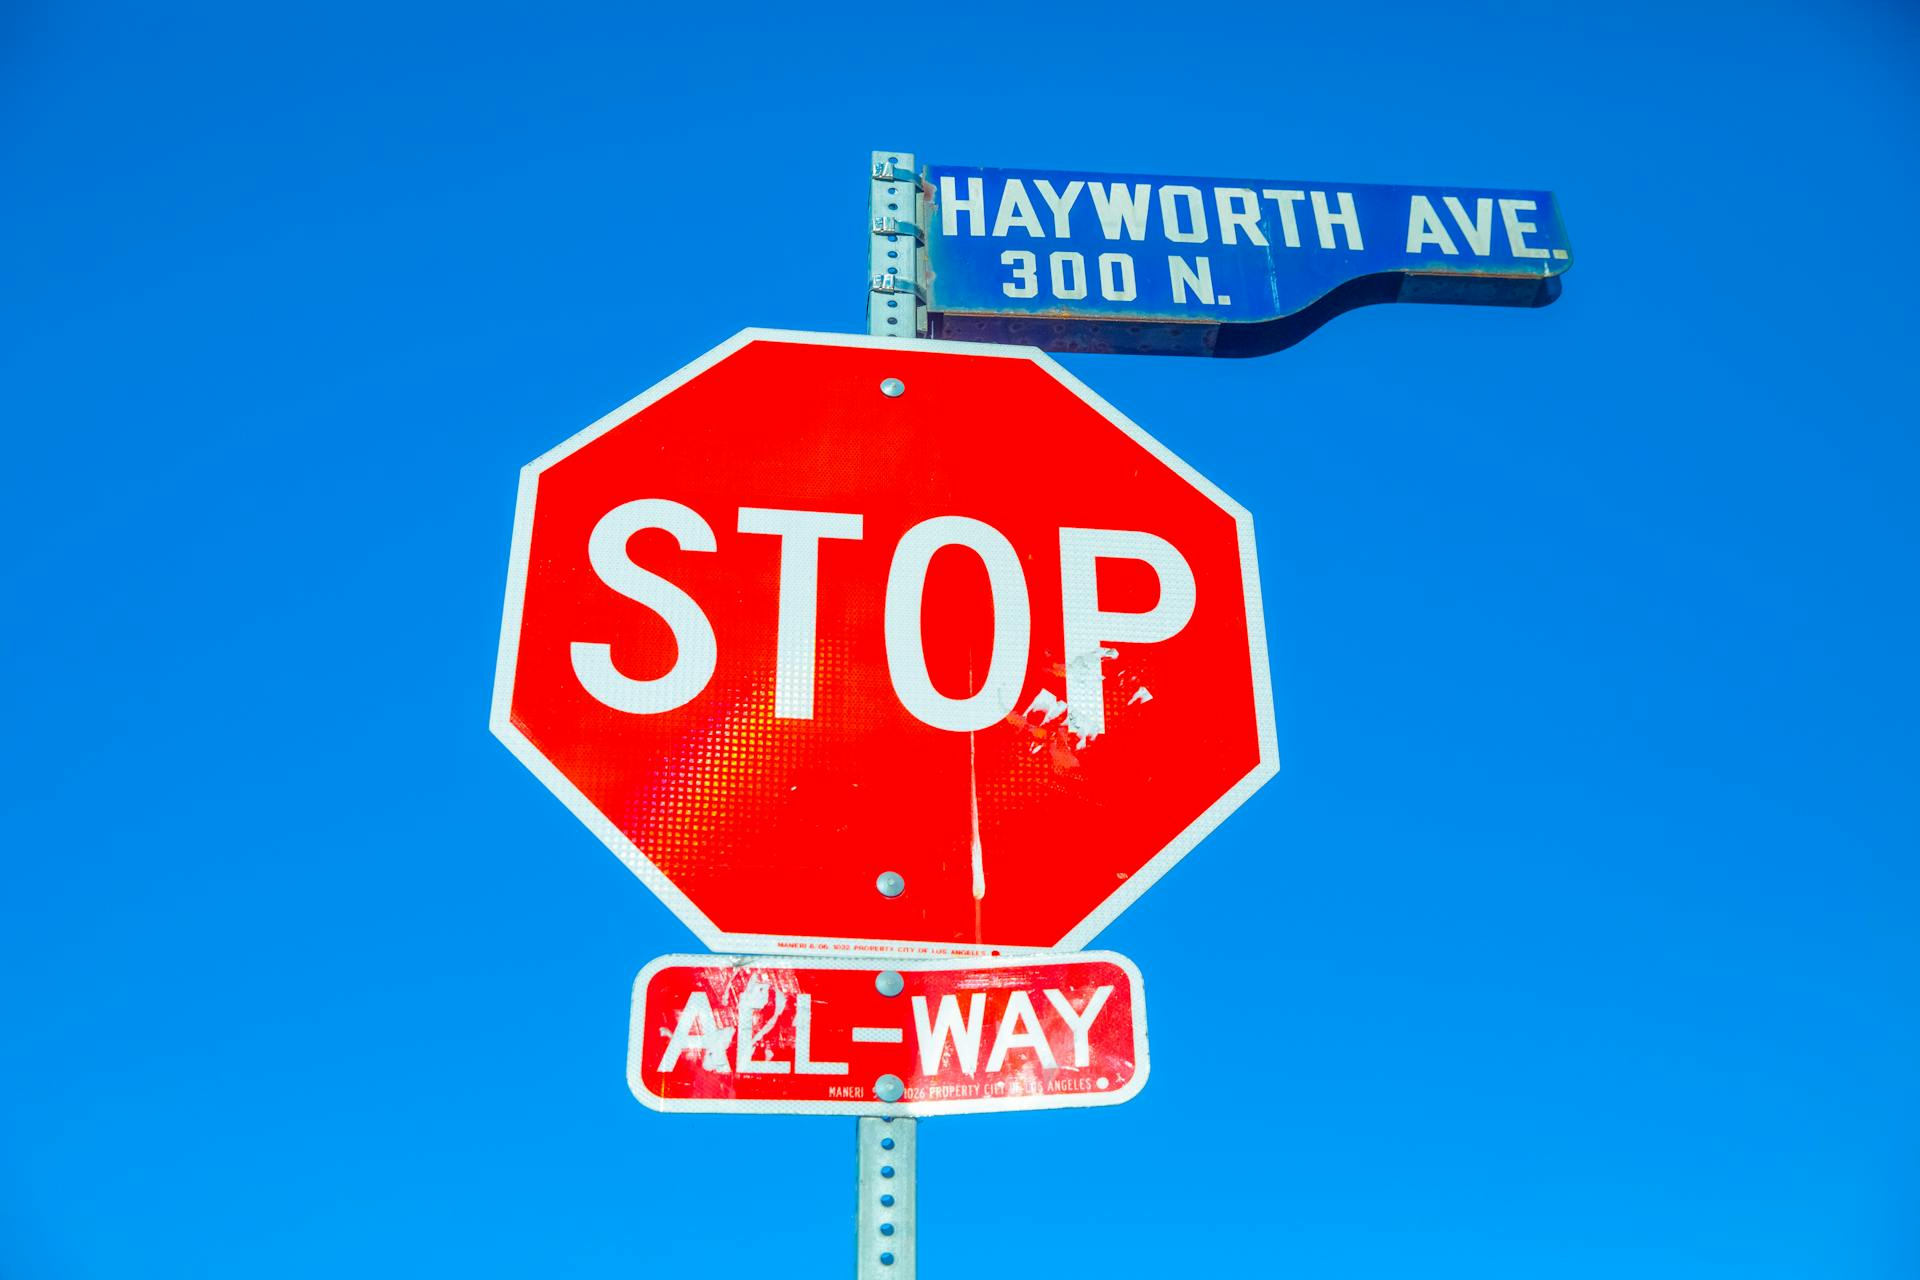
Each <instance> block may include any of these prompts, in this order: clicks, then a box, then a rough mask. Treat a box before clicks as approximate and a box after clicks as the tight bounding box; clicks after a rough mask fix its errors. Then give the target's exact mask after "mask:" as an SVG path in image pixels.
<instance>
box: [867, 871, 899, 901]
mask: <svg viewBox="0 0 1920 1280" xmlns="http://www.w3.org/2000/svg"><path fill="white" fill-rule="evenodd" d="M873 887H874V888H876V889H878V890H879V891H880V893H881V896H882V897H887V898H897V897H899V896H900V895H901V894H903V893H905V892H906V891H907V881H906V877H904V876H902V875H901V874H900V873H899V872H898V871H882V872H881V873H880V875H879V877H878V878H877V879H875V880H874V882H873Z"/></svg>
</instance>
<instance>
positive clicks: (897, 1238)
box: [853, 1116, 919, 1280]
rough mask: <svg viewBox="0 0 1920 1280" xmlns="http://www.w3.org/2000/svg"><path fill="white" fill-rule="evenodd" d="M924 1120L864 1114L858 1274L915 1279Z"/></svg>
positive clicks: (876, 1279) (859, 1125) (867, 1278)
mask: <svg viewBox="0 0 1920 1280" xmlns="http://www.w3.org/2000/svg"><path fill="white" fill-rule="evenodd" d="M918 1124H919V1121H917V1120H913V1119H911V1118H908V1117H901V1118H899V1119H894V1120H883V1119H881V1118H880V1117H878V1116H861V1117H860V1118H859V1119H858V1120H856V1121H854V1125H855V1126H856V1129H857V1133H856V1135H855V1136H856V1138H857V1140H858V1141H859V1143H860V1151H859V1161H860V1176H859V1177H858V1178H857V1179H856V1180H855V1186H856V1191H857V1194H858V1195H859V1197H860V1203H859V1207H858V1209H857V1210H856V1211H855V1213H854V1232H855V1235H856V1237H857V1239H856V1243H855V1247H856V1249H857V1250H858V1252H857V1255H856V1257H857V1261H856V1262H855V1264H854V1270H853V1274H854V1275H855V1276H856V1277H857V1278H858V1280H881V1277H886V1280H912V1277H913V1275H914V1185H913V1184H914V1175H913V1165H914V1146H915V1142H914V1139H915V1136H916V1135H915V1133H914V1130H915V1127H916V1126H917V1125H918Z"/></svg>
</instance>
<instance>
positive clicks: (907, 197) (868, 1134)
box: [853, 151, 927, 1280]
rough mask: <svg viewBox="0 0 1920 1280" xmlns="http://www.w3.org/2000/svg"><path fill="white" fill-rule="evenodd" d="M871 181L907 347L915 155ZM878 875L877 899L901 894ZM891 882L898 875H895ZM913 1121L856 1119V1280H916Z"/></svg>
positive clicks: (883, 286)
mask: <svg viewBox="0 0 1920 1280" xmlns="http://www.w3.org/2000/svg"><path fill="white" fill-rule="evenodd" d="M871 177H872V182H871V183H869V184H868V191H869V194H868V201H867V217H868V225H869V231H870V234H869V235H868V237H867V239H868V243H869V245H870V246H871V251H870V252H869V254H868V271H867V332H868V333H869V334H871V335H872V336H874V337H876V338H899V339H901V340H903V341H908V342H910V341H912V340H913V339H915V338H924V337H925V336H926V333H927V309H926V303H925V298H924V296H923V295H922V291H921V288H920V247H921V241H922V239H923V237H924V235H925V229H924V224H923V223H922V222H921V207H922V201H921V199H920V178H919V174H918V173H917V172H916V171H915V168H914V161H913V155H912V153H910V152H906V151H876V152H874V153H873V168H872V170H871ZM903 390H904V388H903V387H902V386H901V385H900V384H899V383H897V382H896V381H895V380H893V379H888V381H887V384H886V385H885V386H884V387H883V388H882V394H884V395H889V396H893V395H900V394H901V393H902V391H903ZM888 875H892V873H891V872H889V873H887V875H883V876H882V877H881V883H880V884H879V885H878V886H877V887H878V890H879V892H881V893H889V892H891V893H898V892H900V889H899V887H897V886H892V887H890V886H889V885H888V884H887V883H886V881H887V876H888ZM894 878H895V879H896V880H897V879H898V877H897V876H896V877H894ZM875 985H876V986H877V987H878V988H879V990H880V992H881V994H883V995H888V996H892V995H898V994H899V992H900V982H899V975H898V974H896V973H890V972H889V973H883V974H881V975H880V979H879V980H878V981H877V982H876V983H875ZM870 1087H871V1088H872V1089H873V1090H874V1097H875V1098H876V1099H879V1100H884V1101H887V1102H893V1101H896V1100H898V1099H899V1097H900V1090H901V1087H902V1086H901V1082H900V1080H899V1079H898V1078H897V1077H895V1076H883V1077H882V1078H881V1079H879V1080H876V1081H874V1082H873V1084H872V1085H871V1086H870ZM918 1124H919V1121H917V1120H915V1119H913V1118H912V1117H911V1116H895V1117H890V1118H884V1117H880V1116H861V1117H860V1118H859V1119H858V1120H856V1121H854V1125H855V1129H856V1132H855V1135H854V1137H855V1141H856V1143H857V1150H856V1153H855V1159H856V1160H857V1162H858V1164H857V1167H858V1171H859V1172H858V1176H857V1177H856V1178H855V1180H854V1194H855V1196H856V1197H857V1201H856V1204H855V1207H854V1215H853V1224H854V1259H855V1261H854V1271H853V1273H854V1276H855V1277H856V1280H913V1277H914V1274H915V1272H914V1266H915V1262H914V1220H915V1203H914V1201H915V1195H914V1182H915V1178H914V1151H915V1147H916V1146H917V1145H918V1144H917V1143H916V1142H915V1137H916V1134H915V1128H916V1126H918Z"/></svg>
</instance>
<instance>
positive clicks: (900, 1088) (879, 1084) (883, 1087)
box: [873, 1075, 907, 1178]
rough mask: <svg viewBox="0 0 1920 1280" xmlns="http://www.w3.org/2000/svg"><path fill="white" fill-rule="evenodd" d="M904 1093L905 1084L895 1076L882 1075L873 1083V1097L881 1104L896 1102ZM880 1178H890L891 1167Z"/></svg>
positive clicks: (905, 1089) (891, 1173) (891, 1174)
mask: <svg viewBox="0 0 1920 1280" xmlns="http://www.w3.org/2000/svg"><path fill="white" fill-rule="evenodd" d="M906 1091H907V1086H906V1083H905V1082H904V1081H902V1080H901V1079H900V1077H899V1076H896V1075H884V1076H881V1077H880V1078H879V1079H878V1080H875V1081H874V1082H873V1096H874V1097H876V1098H878V1099H880V1101H882V1102H898V1101H900V1097H901V1095H902V1094H904V1093H906ZM880 1176H881V1177H883V1178H890V1177H892V1176H893V1166H891V1165H889V1166H887V1168H886V1169H885V1170H884V1171H883V1172H882V1173H881V1174H880Z"/></svg>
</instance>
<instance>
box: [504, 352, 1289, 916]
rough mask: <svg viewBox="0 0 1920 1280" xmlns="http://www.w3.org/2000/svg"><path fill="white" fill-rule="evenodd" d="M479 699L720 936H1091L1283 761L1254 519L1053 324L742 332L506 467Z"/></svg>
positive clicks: (547, 772)
mask: <svg viewBox="0 0 1920 1280" xmlns="http://www.w3.org/2000/svg"><path fill="white" fill-rule="evenodd" d="M493 730H494V733H495V734H497V735H498V736H499V737H500V738H501V740H502V741H504V742H505V743H506V744H507V746H508V747H509V748H511V749H512V750H513V752H514V754H515V755H517V756H518V757H519V758H520V759H521V760H522V761H523V762H524V763H525V764H526V765H527V766H528V767H529V768H530V769H532V770H533V771H534V773H535V774H537V775H538V776H539V777H540V779H541V780H542V781H543V782H545V783H546V785H547V786H548V787H549V788H551V789H552V790H553V792H554V793H555V794H556V795H558V796H559V797H560V798H561V799H562V800H564V801H565V802H566V803H567V805H568V807H569V808H571V809H572V810H573V811H574V813H575V814H576V815H577V816H578V817H579V818H580V819H581V820H582V821H584V822H585V823H586V824H587V825H588V826H589V827H590V828H592V830H593V831H594V832H595V834H597V835H598V836H599V837H600V839H601V840H602V841H604V842H605V843H606V844H607V845H608V847H609V848H611V849H612V850H613V851H614V852H615V853H616V854H618V855H619V856H620V857H621V859H622V860H623V861H625V862H626V864H627V865H628V866H629V867H631V868H632V869H633V870H634V872H635V873H636V874H638V875H639V876H640V878H641V879H642V880H644V881H645V882H646V883H647V884H648V886H649V887H651V888H652V889H653V890H654V892H655V893H657V894H658V895H659V896H660V897H661V898H662V900H664V901H665V902H666V903H667V905H668V906H669V907H671V908H672V909H673V910H674V912H675V913H676V914H677V915H679V916H680V918H681V919H682V920H684V921H685V922H686V923H687V924H688V926H690V927H691V928H692V929H693V930H694V932H695V933H697V934H698V935H699V936H700V938H701V939H702V941H704V942H705V943H706V944H707V945H708V946H710V947H713V948H716V949H735V950H749V951H751V950H760V951H765V950H771V949H775V948H799V949H806V950H820V951H869V952H890V953H906V954H979V953H982V952H990V951H994V950H998V949H1009V950H1014V949H1024V948H1044V947H1069V948H1077V947H1079V946H1082V945H1083V944H1085V942H1086V941H1087V940H1088V939H1089V938H1091V937H1092V936H1093V935H1094V934H1095V933H1097V932H1098V931H1099V930H1100V929H1101V927H1102V926H1104V925H1105V924H1106V923H1107V922H1108V921H1110V920H1111V919H1113V917H1114V916H1115V915H1117V914H1118V913H1119V912H1120V911H1121V910H1123V909H1124V908H1125V907H1126V906H1127V905H1128V904H1130V903H1131V902H1132V901H1133V900H1134V899H1135V898H1137V897H1138V896H1139V895H1140V893H1141V892H1142V891H1144V890H1145V888H1146V887H1147V886H1148V885H1149V884H1151V883H1152V882H1153V881H1154V880H1155V879H1157V878H1158V877H1159V876H1160V875H1161V874H1163V873H1164V872H1165V871H1166V870H1167V869H1168V868H1169V867H1170V866H1172V865H1173V863H1174V862H1176V861H1178V860H1179V858H1180V857H1181V855H1183V854H1184V853H1185V852H1186V851H1187V850H1188V849H1190V848H1191V847H1193V845H1194V844H1195V843H1196V842H1197V841H1198V840H1199V839H1200V838H1201V837H1202V836H1204V835H1205V834H1206V833H1207V832H1209V831H1210V830H1212V829H1213V828H1214V827H1215V826H1216V825H1218V824H1219V822H1220V821H1221V820H1222V819H1223V818H1224V817H1225V816H1226V815H1227V814H1228V813H1229V812H1231V811H1232V810H1233V809H1234V808H1235V807H1237V806H1238V805H1239V804H1240V803H1241V802H1242V801H1243V800H1245V799H1246V798H1247V797H1248V796H1249V795H1251V794H1252V793H1253V791H1254V790H1256V789H1257V788H1258V787H1259V786H1260V785H1261V784H1262V783H1263V782H1265V781H1266V780H1267V779H1268V778H1269V777H1271V776H1272V774H1273V772H1274V770H1275V768H1276V767H1277V759H1276V752H1275V747H1274V732H1273V709H1272V697H1271V692H1270V688H1269V684H1268V675H1267V660H1266V641H1265V634H1264V628H1263V625H1262V619H1261V613H1260V586H1259V578H1258V572H1257V570H1256V567H1255V563H1254V542H1253V525H1252V521H1251V519H1250V517H1249V516H1248V515H1247V513H1246V511H1245V510H1243V509H1242V508H1241V507H1240V506H1239V505H1238V504H1236V503H1234V502H1233V501H1232V500H1231V499H1230V498H1228V497H1227V496H1226V495H1225V494H1223V493H1221V492H1220V491H1219V490H1218V489H1217V488H1215V487H1214V486H1213V485H1212V484H1210V483H1208V482H1207V481H1206V480H1205V479H1203V478H1202V477H1201V476H1200V475H1199V474H1198V473H1196V472H1195V471H1194V470H1193V469H1192V468H1191V467H1189V466H1187V465H1186V464H1185V463H1183V462H1182V461H1180V459H1178V458H1177V457H1175V456H1174V455H1173V454H1172V453H1171V452H1170V451H1168V450H1167V449H1166V448H1165V447H1164V446H1163V445H1161V444H1160V443H1158V442H1157V441H1155V440H1154V439H1153V438H1152V437H1151V436H1149V435H1147V433H1146V432H1144V431H1142V430H1141V429H1140V428H1139V427H1137V426H1135V425H1134V424H1133V423H1132V422H1129V421H1128V420H1127V419H1126V418H1124V417H1122V416H1121V415H1120V414H1119V413H1118V412H1116V411H1115V410H1114V409H1113V408H1112V407H1111V406H1109V405H1107V404H1106V403H1105V402H1104V401H1102V400H1101V399H1100V398H1099V397H1098V396H1096V395H1095V394H1093V392H1091V391H1090V390H1088V389H1087V388H1086V387H1085V386H1083V385H1082V384H1081V383H1080V382H1078V381H1077V380H1076V379H1075V378H1073V377H1072V376H1071V375H1070V374H1068V373H1067V372H1066V371H1065V370H1063V369H1061V368H1060V367H1059V366H1058V365H1056V364H1055V363H1054V362H1053V361H1051V360H1049V359H1048V358H1047V357H1046V356H1044V355H1042V354H1041V353H1040V352H1038V351H1036V350H1033V349H1030V348H1024V347H1006V346H989V345H976V344H971V343H956V342H914V343H904V342H900V341H895V340H888V339H874V338H862V337H851V336H842V335H825V334H804V333H784V332H776V331H768V330H747V331H745V332H743V333H741V334H740V335H738V336H737V337H735V338H733V339H732V340H731V341H729V342H726V343H723V344H722V345H721V346H719V347H717V348H715V349H714V350H713V351H711V352H709V353H708V354H707V355H705V356H703V357H701V358H700V359H698V360H696V361H694V362H693V363H692V364H690V365H688V366H687V367H686V368H684V369H682V370H681V371H680V372H678V373H677V374H675V375H674V376H672V377H670V378H668V379H667V380H666V381H664V382H662V383H660V384H659V385H658V386H655V387H654V388H652V389H651V390H649V391H647V392H646V393H645V394H643V395H641V396H639V397H638V398H636V399H634V400H632V401H630V402H629V403H627V404H625V405H622V406H621V407H620V408H619V409H616V410H615V411H614V412H612V413H610V414H608V415H607V416H606V417H604V418H602V419H601V420H600V421H598V422H596V423H594V424H593V425H592V426H590V427H588V428H587V429H586V430H584V431H582V432H580V433H579V434H578V435H576V436H574V437H573V438H572V439H570V440H568V441H566V442H565V443H563V444H561V445H560V446H558V447H557V448H555V449H553V450H552V451H550V452H548V453H547V454H545V455H543V456H542V457H540V458H538V459H536V460H535V461H534V462H532V463H531V464H529V465H528V466H527V467H526V468H525V470H524V471H523V472H522V474H521V482H520V495H519V506H518V511H517V514H516V518H515V523H514V535H513V552H512V560H511V566H510V570H509V577H508V586H507V601H506V616H505V620H504V624H503V627H502V632H501V646H500V659H499V667H498V674H497V678H496V683H495V689H494V705H493Z"/></svg>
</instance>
